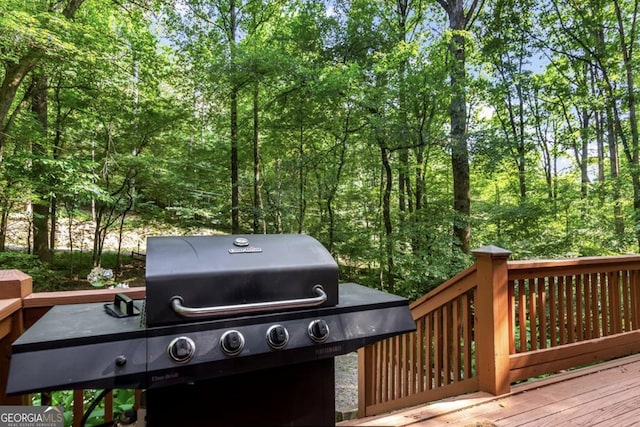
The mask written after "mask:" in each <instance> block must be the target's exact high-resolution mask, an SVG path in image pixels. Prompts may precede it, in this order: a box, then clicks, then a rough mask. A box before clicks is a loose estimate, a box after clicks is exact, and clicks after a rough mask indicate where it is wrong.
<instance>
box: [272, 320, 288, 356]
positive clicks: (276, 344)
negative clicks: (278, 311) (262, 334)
mask: <svg viewBox="0 0 640 427" xmlns="http://www.w3.org/2000/svg"><path fill="white" fill-rule="evenodd" d="M267 342H268V343H269V345H270V346H271V348H273V349H276V350H280V349H281V348H284V346H286V345H287V343H288V342H289V331H287V328H285V327H284V326H282V325H273V326H271V327H270V328H269V329H268V330H267Z"/></svg>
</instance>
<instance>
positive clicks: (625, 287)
mask: <svg viewBox="0 0 640 427" xmlns="http://www.w3.org/2000/svg"><path fill="white" fill-rule="evenodd" d="M629 282H630V274H629V270H626V269H625V270H623V271H622V280H621V282H620V284H621V285H622V301H623V302H622V306H623V308H624V317H623V319H624V331H625V332H629V331H630V330H631V299H630V295H629Z"/></svg>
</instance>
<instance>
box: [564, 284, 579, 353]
mask: <svg viewBox="0 0 640 427" xmlns="http://www.w3.org/2000/svg"><path fill="white" fill-rule="evenodd" d="M564 287H565V292H566V309H567V310H566V313H567V342H568V343H572V342H575V341H576V339H575V320H574V315H575V310H574V308H573V296H574V292H573V289H574V288H573V276H565V281H564Z"/></svg>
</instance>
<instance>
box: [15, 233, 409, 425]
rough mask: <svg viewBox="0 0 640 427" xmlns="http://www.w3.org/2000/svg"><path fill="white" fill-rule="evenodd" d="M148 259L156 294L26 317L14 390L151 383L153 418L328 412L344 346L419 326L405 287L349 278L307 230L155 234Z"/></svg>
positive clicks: (212, 421)
mask: <svg viewBox="0 0 640 427" xmlns="http://www.w3.org/2000/svg"><path fill="white" fill-rule="evenodd" d="M146 263H147V264H146V286H147V292H146V300H144V301H132V300H130V299H128V298H127V297H126V296H122V295H119V296H118V297H117V298H116V300H115V301H114V302H113V304H76V305H66V306H56V307H53V308H52V309H51V310H50V311H49V312H48V313H47V314H46V315H45V316H44V317H42V318H41V319H40V320H39V321H38V322H37V323H36V324H35V325H33V326H32V327H31V328H29V329H28V330H27V331H26V332H25V333H24V334H23V335H22V336H21V337H20V338H19V339H18V340H17V341H16V342H15V343H14V344H13V347H12V353H13V354H12V359H11V366H10V372H9V379H8V385H7V393H11V394H17V393H29V392H35V391H49V390H59V389H74V388H106V389H112V388H140V389H146V391H145V394H146V408H147V425H149V426H151V427H155V426H165V425H189V426H209V425H328V424H333V423H334V420H335V412H334V411H335V408H334V405H335V400H334V399H335V386H334V371H333V369H334V357H335V356H337V355H341V354H346V353H349V352H352V351H354V350H356V349H358V348H360V347H362V346H364V345H367V344H370V343H373V342H375V341H378V340H381V339H384V338H387V337H390V336H393V335H397V334H400V333H404V332H409V331H413V330H415V322H414V321H413V319H412V317H411V313H410V311H409V308H408V301H407V300H406V299H404V298H400V297H397V296H394V295H391V294H388V293H384V292H381V291H377V290H374V289H371V288H367V287H364V286H360V285H357V284H353V283H343V284H338V267H337V264H336V262H335V260H334V259H333V258H332V257H331V255H330V254H329V253H328V251H327V250H326V249H325V248H324V247H323V246H322V245H321V244H320V243H319V242H318V241H316V240H315V239H313V238H311V237H309V236H306V235H293V234H292V235H246V236H238V235H235V236H187V237H154V238H149V239H148V241H147V261H146ZM52 366H53V367H55V368H53V369H52V368H51V367H52Z"/></svg>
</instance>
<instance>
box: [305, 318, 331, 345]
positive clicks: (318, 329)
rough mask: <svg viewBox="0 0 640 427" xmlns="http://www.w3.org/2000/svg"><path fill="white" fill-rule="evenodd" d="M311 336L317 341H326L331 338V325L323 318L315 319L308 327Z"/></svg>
mask: <svg viewBox="0 0 640 427" xmlns="http://www.w3.org/2000/svg"><path fill="white" fill-rule="evenodd" d="M307 332H308V333H309V338H311V339H312V340H313V341H315V342H325V341H326V340H327V338H329V325H327V322H325V321H324V320H322V319H318V320H313V321H312V322H311V323H309V327H308V328H307Z"/></svg>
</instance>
